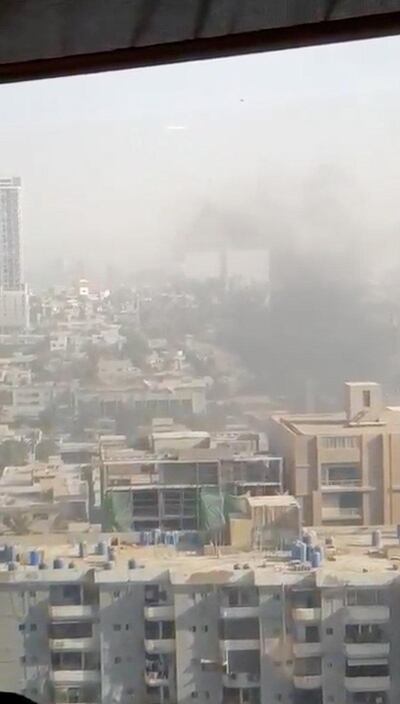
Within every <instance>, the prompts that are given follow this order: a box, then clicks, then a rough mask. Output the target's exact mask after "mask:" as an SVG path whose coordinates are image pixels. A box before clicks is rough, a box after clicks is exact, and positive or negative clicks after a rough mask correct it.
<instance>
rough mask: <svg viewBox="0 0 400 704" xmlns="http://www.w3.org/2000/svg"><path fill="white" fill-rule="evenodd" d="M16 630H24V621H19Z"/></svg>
mask: <svg viewBox="0 0 400 704" xmlns="http://www.w3.org/2000/svg"><path fill="white" fill-rule="evenodd" d="M18 630H19V631H24V630H25V624H24V623H20V624H19V626H18Z"/></svg>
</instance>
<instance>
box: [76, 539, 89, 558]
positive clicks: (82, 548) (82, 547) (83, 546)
mask: <svg viewBox="0 0 400 704" xmlns="http://www.w3.org/2000/svg"><path fill="white" fill-rule="evenodd" d="M87 554H88V549H87V543H85V542H80V543H79V545H78V555H79V557H81V558H83V557H86V556H87Z"/></svg>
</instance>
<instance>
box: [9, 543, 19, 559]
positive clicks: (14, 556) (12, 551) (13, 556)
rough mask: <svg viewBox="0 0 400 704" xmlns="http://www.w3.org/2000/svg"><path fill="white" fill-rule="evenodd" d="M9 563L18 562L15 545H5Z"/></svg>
mask: <svg viewBox="0 0 400 704" xmlns="http://www.w3.org/2000/svg"><path fill="white" fill-rule="evenodd" d="M7 552H8V560H9V562H18V559H17V558H18V555H17V548H16V546H15V545H7Z"/></svg>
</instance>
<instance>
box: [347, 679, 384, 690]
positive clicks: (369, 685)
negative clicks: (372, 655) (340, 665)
mask: <svg viewBox="0 0 400 704" xmlns="http://www.w3.org/2000/svg"><path fill="white" fill-rule="evenodd" d="M344 682H345V687H346V689H347V691H348V692H387V691H388V690H389V689H390V677H389V676H383V677H346V678H345V681H344Z"/></svg>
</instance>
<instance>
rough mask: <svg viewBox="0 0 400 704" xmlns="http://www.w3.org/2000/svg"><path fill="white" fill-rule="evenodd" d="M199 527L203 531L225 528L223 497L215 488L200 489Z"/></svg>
mask: <svg viewBox="0 0 400 704" xmlns="http://www.w3.org/2000/svg"><path fill="white" fill-rule="evenodd" d="M200 525H201V528H202V529H203V530H212V531H215V530H221V529H222V528H224V526H225V513H224V495H223V494H222V493H221V492H220V490H219V489H218V488H217V487H215V488H214V487H213V488H211V487H207V488H203V489H201V493H200Z"/></svg>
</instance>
